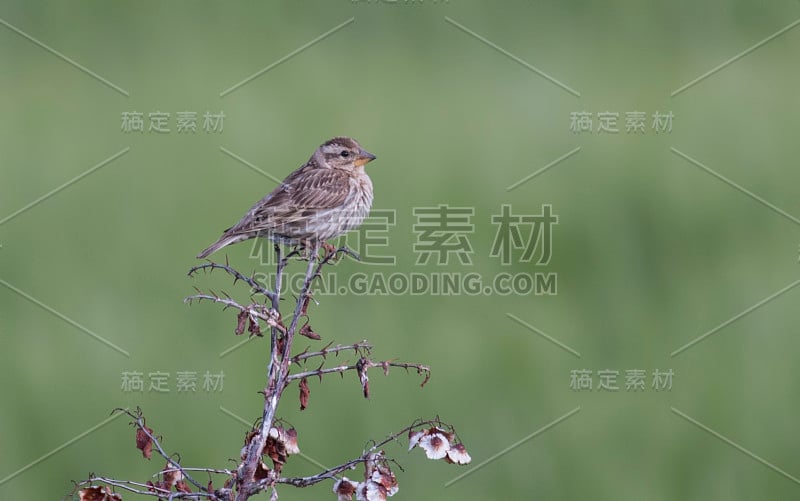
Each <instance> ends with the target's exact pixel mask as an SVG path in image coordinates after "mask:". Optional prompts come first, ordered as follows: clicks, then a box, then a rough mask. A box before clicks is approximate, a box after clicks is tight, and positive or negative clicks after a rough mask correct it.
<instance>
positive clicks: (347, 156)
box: [314, 137, 375, 171]
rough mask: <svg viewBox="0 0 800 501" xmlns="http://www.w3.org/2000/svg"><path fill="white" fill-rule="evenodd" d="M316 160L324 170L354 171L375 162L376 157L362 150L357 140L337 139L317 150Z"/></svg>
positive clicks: (327, 142)
mask: <svg viewBox="0 0 800 501" xmlns="http://www.w3.org/2000/svg"><path fill="white" fill-rule="evenodd" d="M314 160H315V161H316V163H317V165H319V166H320V167H322V168H328V169H343V170H348V171H353V170H356V169H357V168H363V167H364V166H365V165H366V164H367V163H369V162H371V161H373V160H375V155H373V154H372V153H370V152H368V151H366V150H365V149H364V148H362V147H361V145H360V144H358V141H356V140H355V139H352V138H349V137H335V138H333V139H331V140H329V141H326V142H325V143H323V144H321V145H320V147H319V148H317V151H316V152H315V153H314Z"/></svg>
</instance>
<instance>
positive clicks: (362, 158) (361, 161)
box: [355, 150, 376, 167]
mask: <svg viewBox="0 0 800 501" xmlns="http://www.w3.org/2000/svg"><path fill="white" fill-rule="evenodd" d="M375 158H376V157H375V155H373V154H372V153H370V152H368V151H367V150H361V151H359V152H358V158H356V161H355V164H356V167H361V166H363V165H367V164H368V163H370V162H372V161H373V160H375Z"/></svg>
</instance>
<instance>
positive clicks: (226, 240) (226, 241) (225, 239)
mask: <svg viewBox="0 0 800 501" xmlns="http://www.w3.org/2000/svg"><path fill="white" fill-rule="evenodd" d="M242 240H247V237H246V236H245V235H222V237H221V238H220V239H219V240H217V241H216V242H214V243H213V244H211V245H209V246H208V247H207V248H206V249H204V250H203V252H201V253H200V254H198V255H197V259H204V258H206V257H208V256H210V255H211V254H213V253H215V252H217V251H218V250H220V249H221V248H223V247H225V246H226V245H230V244H232V243H235V242H239V241H242Z"/></svg>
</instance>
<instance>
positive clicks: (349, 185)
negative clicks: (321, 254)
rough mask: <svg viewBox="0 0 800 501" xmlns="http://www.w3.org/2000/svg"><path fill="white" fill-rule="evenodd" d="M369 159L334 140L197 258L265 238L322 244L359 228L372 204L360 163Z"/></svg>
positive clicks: (347, 141)
mask: <svg viewBox="0 0 800 501" xmlns="http://www.w3.org/2000/svg"><path fill="white" fill-rule="evenodd" d="M374 159H375V155H373V154H372V153H369V152H368V151H365V150H364V149H363V148H361V146H360V145H359V144H358V142H357V141H356V140H355V139H351V138H349V137H335V138H333V139H331V140H330V141H327V142H325V143H323V144H321V145H320V147H319V148H317V150H316V151H315V152H314V154H313V155H312V156H311V158H310V159H309V160H308V162H306V163H305V164H304V165H302V166H301V167H300V168H299V169H297V170H296V171H294V172H292V173H291V174H289V176H288V177H287V178H286V179H284V180H283V182H282V183H281V184H280V186H278V187H277V188H275V189H274V190H273V191H272V193H270V194H269V195H267V196H266V197H264V198H262V199H261V200H259V201H258V202H257V203H256V204H255V205H253V207H252V208H250V210H249V211H247V214H245V215H244V217H243V218H242V219H241V220H240V221H239V222H238V223H236V224H235V225H234V226H232V227H231V228H228V229H227V230H225V232H224V233H223V234H222V236H221V237H220V238H219V240H217V241H216V242H214V243H213V244H211V245H210V246H209V247H208V248H207V249H205V250H204V251H203V252H201V253H200V254H198V256H197V257H198V258H199V259H202V258H204V257H207V256H209V255H210V254H212V253H214V252H216V251H218V250H220V249H221V248H223V247H225V246H226V245H230V244H232V243H236V242H241V241H243V240H247V239H250V238H255V237H266V238H269V239H271V240H273V241H275V242H278V243H282V244H289V245H296V244H307V243H323V242H326V241H327V240H331V239H333V238H336V237H338V236H340V235H343V234H344V233H346V232H348V231H350V230H352V229H353V228H355V227H357V226H358V225H360V224H361V222H362V221H363V220H364V218H365V217H366V216H367V214H369V210H370V207H371V206H372V181H370V179H369V176H367V173H366V172H364V165H366V164H367V163H368V162H371V161H372V160H374Z"/></svg>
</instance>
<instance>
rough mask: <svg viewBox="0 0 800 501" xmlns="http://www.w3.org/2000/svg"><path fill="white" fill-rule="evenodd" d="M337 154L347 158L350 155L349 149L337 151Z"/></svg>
mask: <svg viewBox="0 0 800 501" xmlns="http://www.w3.org/2000/svg"><path fill="white" fill-rule="evenodd" d="M339 154H340V155H341V156H342V157H344V158H347V157H349V156H350V152H349V151H347V150H342V152H341V153H339Z"/></svg>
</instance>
